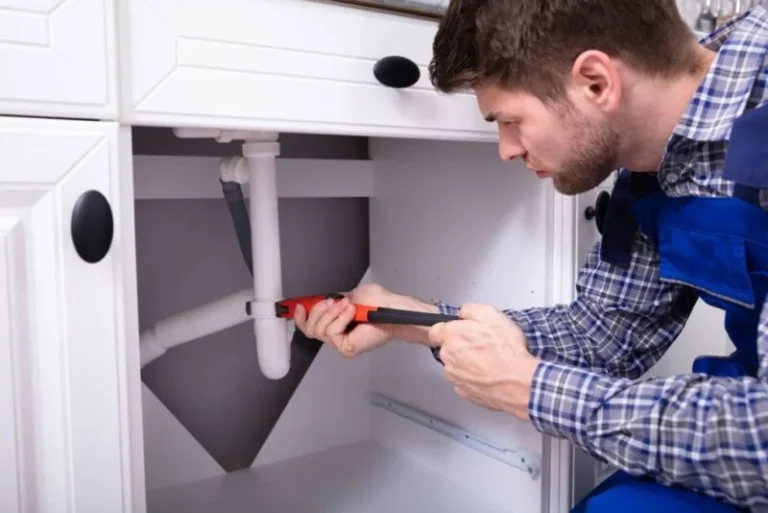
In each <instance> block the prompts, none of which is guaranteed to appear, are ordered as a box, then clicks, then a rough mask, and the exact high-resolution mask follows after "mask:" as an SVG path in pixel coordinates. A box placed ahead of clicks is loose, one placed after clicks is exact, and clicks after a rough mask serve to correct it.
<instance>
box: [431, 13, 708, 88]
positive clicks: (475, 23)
mask: <svg viewBox="0 0 768 513" xmlns="http://www.w3.org/2000/svg"><path fill="white" fill-rule="evenodd" d="M695 43H696V39H695V37H694V35H693V33H692V32H691V30H690V28H689V27H688V26H687V25H686V23H685V22H684V21H683V20H682V18H681V16H680V13H679V11H678V8H677V4H676V1H675V0H451V2H450V5H449V7H448V9H447V12H446V13H445V15H444V17H443V19H442V20H441V22H440V26H439V28H438V31H437V35H436V36H435V40H434V44H433V58H432V62H431V63H430V65H429V73H430V79H431V81H432V84H433V85H434V86H435V87H436V88H437V89H438V90H440V91H443V92H453V91H456V90H459V89H465V88H471V87H473V86H475V85H480V84H484V83H495V84H497V85H500V86H502V87H505V88H510V89H511V88H515V89H517V88H520V89H523V90H526V91H528V92H530V93H532V94H534V95H535V96H538V97H539V98H541V99H542V100H557V99H561V98H562V97H563V94H564V85H565V82H564V79H565V76H566V75H567V73H569V71H570V69H571V66H572V65H573V61H574V60H575V59H576V57H577V56H578V55H579V54H580V53H582V52H584V51H586V50H589V49H596V50H600V51H603V52H605V53H606V54H607V55H609V56H611V57H617V58H621V59H622V60H624V61H625V62H627V63H629V64H630V65H631V66H633V67H635V68H636V69H638V70H640V71H644V72H646V73H649V74H653V75H657V76H666V77H668V76H673V75H676V74H679V73H685V72H692V71H694V68H695V66H696V62H695V57H694V50H695Z"/></svg>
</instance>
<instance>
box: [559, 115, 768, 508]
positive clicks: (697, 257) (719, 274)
mask: <svg viewBox="0 0 768 513" xmlns="http://www.w3.org/2000/svg"><path fill="white" fill-rule="evenodd" d="M724 177H725V178H726V179H728V180H730V181H732V182H734V183H735V184H736V185H735V187H734V197H732V198H699V197H682V198H673V197H669V196H667V195H665V194H664V193H663V192H662V191H661V188H660V186H659V183H658V179H657V177H656V176H655V175H654V174H650V173H629V172H622V173H621V174H620V176H619V178H618V179H617V183H616V185H615V188H614V193H613V194H612V197H611V200H610V204H609V207H608V212H607V214H606V219H605V225H604V226H605V228H604V230H603V233H604V235H603V244H602V245H603V248H602V256H603V258H604V259H605V260H607V261H610V262H613V263H616V264H619V265H621V264H622V262H623V263H625V264H626V263H628V259H629V243H630V242H631V240H632V236H633V234H634V232H635V230H636V229H637V228H639V229H640V230H642V231H643V232H644V233H645V234H646V235H648V237H650V239H651V240H652V241H653V242H654V244H655V245H656V248H657V249H658V252H659V256H660V266H661V267H660V276H661V279H663V280H669V281H672V282H676V283H681V284H687V285H689V286H691V287H693V288H694V289H695V290H696V292H697V293H698V296H699V297H700V298H701V299H702V300H703V301H704V302H706V303H707V304H709V305H711V306H713V307H716V308H720V309H723V310H724V311H725V329H726V331H727V333H728V336H729V337H730V339H731V341H732V342H733V344H734V345H735V347H736V351H735V352H734V353H733V354H732V355H730V356H728V357H714V356H701V357H699V358H697V359H696V360H695V361H694V364H693V369H692V371H693V372H695V373H706V374H708V375H712V376H727V377H739V376H752V377H754V376H756V373H757V367H758V364H759V362H758V356H757V326H758V322H759V317H760V313H761V310H762V305H763V301H764V300H765V296H766V292H768V212H766V211H765V210H763V209H762V208H760V206H759V203H758V194H759V189H760V188H764V189H768V106H766V107H759V108H756V109H752V110H750V111H748V112H747V113H746V114H743V115H742V116H741V117H740V118H738V119H737V120H736V122H735V123H734V125H733V128H732V131H731V137H730V140H729V143H728V148H727V153H726V158H725V170H724ZM649 511H652V512H659V513H661V512H667V511H676V512H680V513H689V512H690V513H693V512H697V513H699V512H706V513H710V512H712V513H713V512H717V513H720V512H722V513H725V512H728V513H733V512H737V511H741V510H739V509H736V508H734V507H732V506H729V505H726V504H724V503H722V502H720V501H718V500H716V499H713V498H710V497H708V496H705V495H702V494H697V493H694V492H692V491H689V490H685V489H682V488H676V487H668V486H664V485H661V484H658V483H656V482H655V481H653V480H652V479H650V478H645V477H634V476H630V475H629V474H627V473H625V472H623V471H620V472H616V473H615V474H614V475H612V476H611V477H609V478H608V479H607V480H606V481H604V482H603V483H601V484H600V485H599V486H598V487H597V488H596V489H595V490H594V491H593V492H592V493H591V494H590V495H589V496H588V497H587V498H585V499H584V500H582V501H581V502H580V503H579V504H578V505H577V506H576V507H575V508H574V509H573V510H572V512H573V513H609V512H611V513H613V512H621V513H635V512H638V513H639V512H649Z"/></svg>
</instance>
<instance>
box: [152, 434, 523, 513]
mask: <svg viewBox="0 0 768 513" xmlns="http://www.w3.org/2000/svg"><path fill="white" fill-rule="evenodd" d="M147 504H148V508H147V511H148V513H160V512H162V513H177V512H178V513H181V512H183V513H203V512H206V513H207V512H216V513H243V512H246V511H248V512H252V511H258V512H259V513H268V512H280V513H289V512H290V513H294V512H295V513H303V512H307V513H310V512H311V513H326V512H327V513H331V512H332V513H352V512H354V513H360V512H366V513H385V512H393V511H397V512H401V513H410V512H420V511H440V512H441V513H454V512H455V513H466V512H467V511H472V512H473V513H492V512H493V513H497V512H498V513H501V512H509V511H512V510H511V509H507V508H504V507H502V506H501V505H497V504H493V503H490V502H488V501H487V499H484V498H483V497H481V496H479V495H477V494H475V493H473V492H471V491H468V490H466V489H464V488H462V487H461V485H459V484H457V483H454V482H452V481H449V480H447V479H445V478H444V477H442V476H440V475H439V474H437V473H436V472H434V471H431V470H429V469H426V468H425V467H422V466H420V465H418V464H415V463H413V462H411V461H409V460H408V458H406V457H404V456H402V455H399V454H397V453H396V452H393V451H391V450H389V449H387V448H385V447H384V446H382V445H380V444H378V443H376V442H372V441H371V442H361V443H357V444H352V445H346V446H343V447H338V448H334V449H330V450H327V451H322V452H318V453H314V454H309V455H306V456H301V457H297V458H293V459H290V460H286V461H281V462H277V463H273V464H269V465H266V466H263V467H259V468H253V469H247V470H242V471H238V472H233V473H230V474H227V475H224V476H217V477H213V478H210V479H204V480H200V481H195V482H192V483H187V484H184V485H180V486H174V487H169V488H163V489H160V490H155V491H153V492H149V493H148V497H147Z"/></svg>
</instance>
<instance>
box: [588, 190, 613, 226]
mask: <svg viewBox="0 0 768 513" xmlns="http://www.w3.org/2000/svg"><path fill="white" fill-rule="evenodd" d="M610 199H611V195H610V194H609V193H608V192H606V191H602V192H601V193H600V194H598V195H597V200H595V206H594V207H587V208H586V209H585V210H584V218H585V219H587V221H591V220H592V219H594V220H595V224H596V225H597V231H598V233H600V235H602V234H603V226H604V225H605V214H606V213H607V212H608V200H610Z"/></svg>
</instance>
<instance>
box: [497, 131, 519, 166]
mask: <svg viewBox="0 0 768 513" xmlns="http://www.w3.org/2000/svg"><path fill="white" fill-rule="evenodd" d="M523 155H525V149H524V148H523V145H522V144H520V142H519V141H517V140H515V139H513V138H511V137H508V136H507V137H502V138H500V139H499V157H501V160H503V161H505V162H506V161H509V160H514V159H516V158H517V157H522V156H523Z"/></svg>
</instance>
